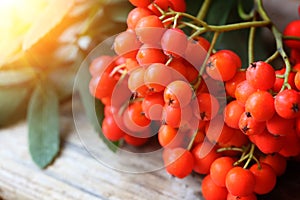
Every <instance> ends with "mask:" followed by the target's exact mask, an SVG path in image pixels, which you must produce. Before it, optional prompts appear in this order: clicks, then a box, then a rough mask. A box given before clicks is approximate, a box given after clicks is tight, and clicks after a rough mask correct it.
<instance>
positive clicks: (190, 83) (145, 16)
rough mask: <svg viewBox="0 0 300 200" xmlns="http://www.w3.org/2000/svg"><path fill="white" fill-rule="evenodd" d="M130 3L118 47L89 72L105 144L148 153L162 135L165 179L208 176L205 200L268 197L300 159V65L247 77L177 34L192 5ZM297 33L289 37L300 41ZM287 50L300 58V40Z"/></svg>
mask: <svg viewBox="0 0 300 200" xmlns="http://www.w3.org/2000/svg"><path fill="white" fill-rule="evenodd" d="M129 1H130V2H131V3H132V4H133V5H134V6H136V7H135V8H134V9H133V10H132V11H131V12H130V13H129V15H128V18H127V25H128V29H127V30H126V31H125V32H122V33H121V34H119V35H118V36H116V37H115V39H114V43H113V49H114V51H115V53H116V55H115V56H106V55H101V56H99V57H98V58H96V59H94V60H93V62H92V63H91V65H90V68H89V69H90V74H91V75H92V79H91V81H90V85H89V86H90V92H91V94H92V95H94V96H95V97H96V98H98V99H100V100H101V101H102V103H103V104H104V105H105V111H104V120H103V122H102V132H103V134H104V136H105V137H106V138H107V139H108V140H110V141H118V140H124V141H125V142H126V143H128V144H130V145H134V146H140V145H143V144H145V143H146V142H147V141H148V139H149V138H150V137H156V135H157V139H158V142H159V144H160V145H161V146H162V147H163V149H164V150H163V155H162V158H163V162H164V164H165V167H166V170H167V172H168V173H170V174H171V175H173V176H176V177H178V178H184V177H186V176H188V175H189V174H190V173H191V172H192V171H194V172H196V173H199V174H205V175H206V176H205V178H204V179H203V181H202V193H203V196H204V198H205V199H207V200H209V199H218V200H222V199H256V198H257V197H256V195H257V194H258V195H261V194H266V193H269V192H270V191H271V190H272V189H273V188H274V187H275V184H276V177H277V176H280V175H282V174H283V173H284V171H285V167H286V162H287V158H289V157H295V156H299V155H300V95H299V90H300V59H298V57H297V56H295V53H292V55H291V57H290V58H291V60H292V63H293V65H294V66H293V68H292V69H289V68H287V67H283V68H282V69H280V70H275V69H274V68H273V67H272V66H271V65H270V64H269V63H268V62H266V61H256V62H252V63H251V64H250V65H249V67H248V68H246V69H242V62H241V59H240V57H239V56H238V55H237V54H236V53H235V52H233V51H231V50H227V49H224V50H218V51H214V52H213V51H212V49H213V44H210V42H208V41H207V40H206V39H204V38H203V37H201V36H198V35H197V36H195V35H193V37H192V38H191V37H187V36H186V35H185V33H184V32H183V31H182V29H180V28H179V26H177V24H179V20H180V17H181V15H180V13H184V12H185V9H186V4H185V1H184V0H154V1H152V0H129ZM169 10H171V11H170V12H169ZM298 24H299V25H298ZM294 26H297V28H298V29H297V28H296V29H297V30H299V29H300V23H299V22H298V23H296V25H294ZM292 27H293V26H292ZM292 29H293V28H287V29H286V31H285V35H291V36H298V35H295V34H296V33H297V34H299V33H298V32H299V31H294V32H293V31H292ZM212 43H213V42H212ZM287 46H289V47H291V48H292V49H293V51H292V52H297V55H298V54H300V53H299V49H300V45H299V41H294V40H293V41H291V42H288V41H287ZM296 58H297V59H296ZM298 71H299V72H298ZM287 72H288V73H287ZM157 127H158V128H157Z"/></svg>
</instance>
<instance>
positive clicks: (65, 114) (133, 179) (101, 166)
mask: <svg viewBox="0 0 300 200" xmlns="http://www.w3.org/2000/svg"><path fill="white" fill-rule="evenodd" d="M73 103H74V107H73V109H72V101H68V102H65V103H64V104H63V105H62V107H61V118H60V119H61V133H62V134H61V140H62V143H61V152H60V154H59V155H58V157H57V159H56V160H55V161H54V162H53V164H52V165H50V166H49V167H48V168H47V169H45V170H41V169H39V168H38V167H37V166H36V165H34V163H33V161H32V160H31V158H30V155H29V153H28V148H27V124H26V122H25V121H21V122H19V123H17V124H14V125H11V126H8V127H5V128H3V129H0V148H1V150H0V200H2V199H5V200H19V199H20V200H36V199H39V200H43V199H46V200H47V199H51V200H56V199H57V200H65V199H66V200H82V199H87V200H108V199H109V200H127V199H128V200H129V199H130V200H144V199H145V200H148V199H159V200H169V199H172V200H177V199H178V200H194V199H198V200H201V199H203V198H202V197H201V178H202V176H200V175H196V174H193V175H192V176H189V177H187V178H185V179H177V178H174V177H171V176H170V175H168V174H167V173H166V172H165V170H164V169H158V170H154V171H152V172H145V173H137V174H133V173H126V172H122V171H119V170H114V169H112V168H111V167H109V166H111V165H113V164H116V163H119V164H122V165H126V164H128V166H129V168H128V169H132V168H130V166H131V165H130V164H133V165H137V166H138V167H139V169H140V171H142V170H141V169H142V168H145V169H149V166H150V168H151V166H152V165H153V166H155V164H157V163H160V162H161V160H159V158H157V157H153V160H152V161H151V160H148V161H149V162H146V163H145V162H142V161H143V160H142V158H141V157H139V156H132V157H128V155H124V156H127V157H125V158H124V159H123V158H120V160H115V161H114V162H111V163H110V161H109V163H108V165H107V164H106V165H105V163H103V162H99V160H97V159H95V154H96V153H97V152H91V151H99V152H98V153H100V154H101V155H110V154H111V151H110V150H108V149H107V148H106V147H105V146H102V147H101V148H97V147H96V148H89V147H88V146H87V145H88V144H92V143H89V142H91V141H94V142H95V144H97V143H98V142H99V141H100V139H96V140H95V138H98V137H97V134H96V133H95V132H94V131H93V129H92V127H91V125H90V123H89V122H88V121H87V118H86V116H85V114H84V110H83V109H82V106H81V104H80V101H79V99H78V98H76V99H75V100H74V102H73ZM73 114H74V115H75V116H76V120H75V121H74V117H73ZM75 124H76V126H75ZM89 134H90V136H88V135H89ZM95 136H96V137H95ZM98 140H99V141H98ZM93 145H94V144H93ZM88 150H89V151H88ZM92 153H94V154H92ZM96 158H99V156H98V157H97V155H96ZM108 158H110V157H108ZM299 191H300V171H299V163H297V162H289V165H288V170H287V172H286V173H285V175H284V176H282V177H280V178H279V179H278V182H277V186H276V188H275V190H274V191H272V192H271V193H270V194H268V195H264V196H261V197H259V198H258V199H263V200H285V199H289V200H299V199H300V192H299Z"/></svg>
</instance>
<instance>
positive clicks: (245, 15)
mask: <svg viewBox="0 0 300 200" xmlns="http://www.w3.org/2000/svg"><path fill="white" fill-rule="evenodd" d="M238 14H239V16H240V18H242V19H243V20H245V21H247V20H250V19H252V18H253V17H254V9H252V10H251V11H250V13H246V12H245V11H244V9H243V5H242V1H241V0H239V1H238Z"/></svg>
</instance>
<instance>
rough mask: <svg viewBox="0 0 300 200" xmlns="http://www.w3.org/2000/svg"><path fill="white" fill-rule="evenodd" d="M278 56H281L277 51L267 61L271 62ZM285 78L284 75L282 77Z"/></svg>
mask: <svg viewBox="0 0 300 200" xmlns="http://www.w3.org/2000/svg"><path fill="white" fill-rule="evenodd" d="M278 56H280V54H279V52H278V51H275V52H274V53H273V54H272V55H271V56H270V57H269V58H267V59H266V60H265V62H266V63H271V62H272V61H274V60H275V59H276V58H278ZM282 78H284V77H282Z"/></svg>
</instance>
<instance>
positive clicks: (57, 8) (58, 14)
mask: <svg viewBox="0 0 300 200" xmlns="http://www.w3.org/2000/svg"><path fill="white" fill-rule="evenodd" d="M73 4H74V0H64V1H62V0H52V1H50V3H49V5H48V7H47V8H46V9H45V12H44V13H43V15H42V16H40V17H39V18H38V19H37V20H36V21H35V22H34V24H33V25H32V27H31V28H30V29H29V31H28V32H27V34H26V35H25V38H24V41H23V44H22V49H23V50H27V49H29V48H30V47H32V46H33V45H34V44H36V43H37V42H38V41H39V40H40V39H41V38H43V37H44V36H45V35H46V34H47V33H48V32H49V31H51V30H52V29H53V28H54V27H55V26H56V25H58V24H59V23H60V22H61V21H62V20H63V18H64V17H65V16H66V14H67V13H68V11H69V10H70V9H71V7H72V6H73Z"/></svg>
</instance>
